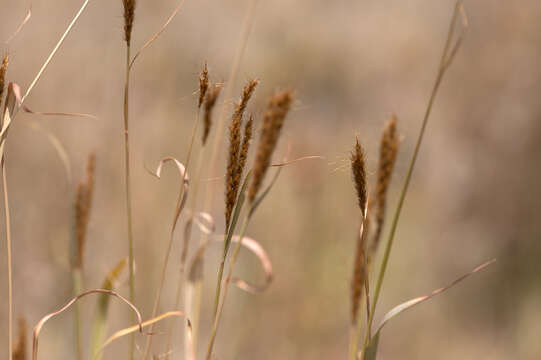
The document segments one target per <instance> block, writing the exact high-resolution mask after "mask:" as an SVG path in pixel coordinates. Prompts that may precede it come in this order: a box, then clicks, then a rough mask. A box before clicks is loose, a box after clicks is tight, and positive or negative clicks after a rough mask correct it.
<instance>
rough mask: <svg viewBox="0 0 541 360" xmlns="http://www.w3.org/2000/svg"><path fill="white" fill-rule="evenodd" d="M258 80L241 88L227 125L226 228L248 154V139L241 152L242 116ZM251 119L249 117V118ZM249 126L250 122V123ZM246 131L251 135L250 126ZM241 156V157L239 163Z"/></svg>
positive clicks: (251, 81)
mask: <svg viewBox="0 0 541 360" xmlns="http://www.w3.org/2000/svg"><path fill="white" fill-rule="evenodd" d="M258 83H259V80H250V81H249V82H248V83H247V84H246V85H245V86H244V88H243V89H242V96H241V99H240V102H239V103H238V104H237V105H236V106H235V111H234V112H233V117H232V119H231V125H230V126H229V157H228V160H227V172H226V182H225V184H226V185H225V225H226V228H228V227H229V222H230V220H231V214H232V213H233V207H234V206H235V201H236V199H237V194H238V192H239V187H240V181H241V179H242V172H243V170H244V164H246V157H247V156H248V146H249V141H250V139H249V138H248V139H246V140H247V141H246V142H245V141H243V148H244V147H246V149H245V151H246V152H245V154H243V155H242V154H241V140H240V132H241V126H242V117H243V115H244V111H245V110H246V106H247V105H248V102H249V101H250V98H251V97H252V95H253V93H254V91H255V88H256V86H257V84H258ZM250 121H251V119H250ZM250 126H251V124H250ZM246 131H248V135H249V136H250V137H251V136H252V130H251V128H249V129H248V128H245V135H246ZM241 157H243V160H242V164H241V160H240V159H241Z"/></svg>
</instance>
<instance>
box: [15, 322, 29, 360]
mask: <svg viewBox="0 0 541 360" xmlns="http://www.w3.org/2000/svg"><path fill="white" fill-rule="evenodd" d="M27 327H28V326H27V325H26V320H25V319H24V318H23V317H20V318H19V336H18V338H17V344H16V345H15V347H14V349H13V360H26V329H27Z"/></svg>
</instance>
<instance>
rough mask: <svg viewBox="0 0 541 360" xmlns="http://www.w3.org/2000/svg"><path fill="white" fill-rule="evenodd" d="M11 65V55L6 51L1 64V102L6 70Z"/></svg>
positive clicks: (0, 101)
mask: <svg viewBox="0 0 541 360" xmlns="http://www.w3.org/2000/svg"><path fill="white" fill-rule="evenodd" d="M8 65H9V55H8V54H7V53H6V54H5V55H4V58H3V59H2V65H0V104H2V99H3V96H4V88H5V84H6V72H7V70H8Z"/></svg>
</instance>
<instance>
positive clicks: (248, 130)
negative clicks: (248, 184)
mask: <svg viewBox="0 0 541 360" xmlns="http://www.w3.org/2000/svg"><path fill="white" fill-rule="evenodd" d="M253 126H254V117H253V116H252V115H250V120H248V122H247V123H246V125H244V136H243V138H242V145H241V147H240V155H239V172H240V174H241V176H242V173H243V172H244V167H245V166H246V159H248V150H249V149H250V143H251V140H252V131H253Z"/></svg>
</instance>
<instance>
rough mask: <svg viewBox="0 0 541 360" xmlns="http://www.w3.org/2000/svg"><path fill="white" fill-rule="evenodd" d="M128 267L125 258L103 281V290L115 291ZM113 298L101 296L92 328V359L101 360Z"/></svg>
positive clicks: (106, 295) (105, 295)
mask: <svg viewBox="0 0 541 360" xmlns="http://www.w3.org/2000/svg"><path fill="white" fill-rule="evenodd" d="M127 265H128V258H124V259H122V260H120V261H119V262H118V264H116V266H115V267H114V268H113V269H112V270H111V271H110V272H109V273H108V274H107V276H106V277H105V280H104V281H103V284H102V288H103V289H105V290H113V289H114V288H115V286H116V283H117V282H118V281H119V278H120V276H121V275H122V273H123V272H124V270H125V269H126V266H127ZM110 299H111V297H110V296H108V294H101V295H100V298H99V300H98V308H97V311H96V315H95V318H94V324H93V328H92V342H91V346H90V352H91V358H92V359H101V355H102V354H101V352H100V347H101V344H102V343H103V341H104V339H105V333H106V330H107V317H108V312H109V302H110Z"/></svg>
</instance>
